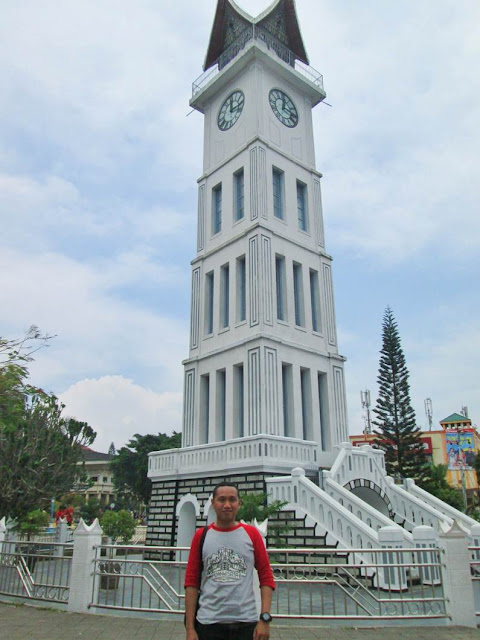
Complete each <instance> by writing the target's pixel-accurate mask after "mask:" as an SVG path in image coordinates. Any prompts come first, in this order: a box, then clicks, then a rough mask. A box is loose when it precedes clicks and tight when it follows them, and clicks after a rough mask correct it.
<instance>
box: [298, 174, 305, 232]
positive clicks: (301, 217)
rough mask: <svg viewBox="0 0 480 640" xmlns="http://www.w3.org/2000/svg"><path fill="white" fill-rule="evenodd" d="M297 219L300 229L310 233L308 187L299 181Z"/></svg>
mask: <svg viewBox="0 0 480 640" xmlns="http://www.w3.org/2000/svg"><path fill="white" fill-rule="evenodd" d="M297 218H298V228H299V229H300V230H301V231H308V215H307V185H306V184H303V182H299V181H298V180H297Z"/></svg>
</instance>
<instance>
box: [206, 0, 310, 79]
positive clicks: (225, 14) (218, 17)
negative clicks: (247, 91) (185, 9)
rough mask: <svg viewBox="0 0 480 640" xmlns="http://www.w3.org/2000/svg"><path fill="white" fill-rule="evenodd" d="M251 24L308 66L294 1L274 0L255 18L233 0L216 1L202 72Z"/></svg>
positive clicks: (250, 26)
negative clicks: (265, 32) (270, 36)
mask: <svg viewBox="0 0 480 640" xmlns="http://www.w3.org/2000/svg"><path fill="white" fill-rule="evenodd" d="M253 25H255V26H258V27H261V28H262V29H264V30H265V31H267V32H268V33H269V34H270V35H272V36H273V37H274V38H276V39H277V40H278V41H279V42H280V43H281V44H283V45H284V46H285V47H287V48H288V49H290V51H292V52H293V54H294V55H295V57H296V58H298V59H299V60H301V61H302V62H305V63H306V64H308V56H307V52H306V50H305V46H304V44H303V39H302V34H301V33H300V26H299V24H298V19H297V11H296V9H295V0H275V1H274V2H272V4H271V5H270V6H269V7H268V8H267V9H266V10H265V11H263V12H262V13H261V14H260V15H258V16H257V17H256V18H253V17H252V16H250V15H249V14H248V13H246V12H245V11H243V10H242V9H240V7H239V6H238V5H237V4H236V3H235V2H234V0H218V2H217V10H216V12H215V18H214V20H213V27H212V32H211V34H210V43H209V45H208V50H207V55H206V58H205V63H204V65H203V70H204V71H206V70H207V69H209V68H210V67H212V66H213V65H214V64H215V63H216V61H217V60H218V58H219V57H220V56H221V54H222V53H223V52H224V51H225V50H226V49H227V48H228V47H229V46H230V45H231V44H233V43H234V42H235V40H237V38H240V37H241V34H242V33H243V32H244V31H245V30H246V29H248V28H252V26H253Z"/></svg>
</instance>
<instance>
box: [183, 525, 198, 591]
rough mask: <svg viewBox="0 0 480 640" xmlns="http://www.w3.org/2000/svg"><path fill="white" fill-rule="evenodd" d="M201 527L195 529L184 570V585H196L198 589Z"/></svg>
mask: <svg viewBox="0 0 480 640" xmlns="http://www.w3.org/2000/svg"><path fill="white" fill-rule="evenodd" d="M202 532H203V529H197V531H195V534H194V536H193V538H192V543H191V545H190V553H189V554H188V562H187V569H186V571H185V583H184V587H185V588H187V587H196V588H197V589H200V579H201V575H200V539H201V537H202Z"/></svg>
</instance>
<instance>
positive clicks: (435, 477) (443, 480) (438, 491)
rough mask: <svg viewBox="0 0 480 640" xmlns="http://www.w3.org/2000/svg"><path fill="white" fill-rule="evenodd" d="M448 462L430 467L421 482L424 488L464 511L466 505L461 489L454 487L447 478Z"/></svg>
mask: <svg viewBox="0 0 480 640" xmlns="http://www.w3.org/2000/svg"><path fill="white" fill-rule="evenodd" d="M447 469H448V465H446V464H436V465H432V466H431V467H430V468H429V474H428V476H426V477H425V478H423V480H422V481H421V482H420V483H419V484H420V487H421V488H422V489H425V491H428V492H429V493H431V494H432V495H434V496H435V497H436V498H438V499H439V500H443V502H446V503H447V504H449V505H451V506H452V507H455V509H459V510H460V511H463V510H464V508H465V505H464V503H463V497H462V493H461V491H459V490H458V489H455V488H454V487H452V486H451V485H450V484H449V483H448V480H447Z"/></svg>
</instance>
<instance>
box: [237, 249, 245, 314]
mask: <svg viewBox="0 0 480 640" xmlns="http://www.w3.org/2000/svg"><path fill="white" fill-rule="evenodd" d="M246 286H247V278H246V268H245V256H240V258H237V296H236V297H237V322H245V320H246V318H247V292H246Z"/></svg>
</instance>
